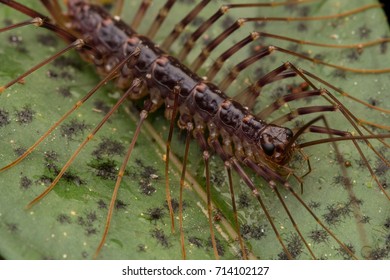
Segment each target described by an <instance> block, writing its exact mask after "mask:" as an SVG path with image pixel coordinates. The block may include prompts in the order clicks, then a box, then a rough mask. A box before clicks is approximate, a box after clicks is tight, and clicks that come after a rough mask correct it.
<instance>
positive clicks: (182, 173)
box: [179, 123, 194, 260]
mask: <svg viewBox="0 0 390 280" xmlns="http://www.w3.org/2000/svg"><path fill="white" fill-rule="evenodd" d="M193 129H194V127H193V124H192V123H187V126H186V130H187V135H186V144H185V148H184V158H183V168H182V170H181V176H180V192H179V231H180V244H181V256H182V259H183V260H185V259H186V249H185V241H184V230H183V189H184V179H185V176H186V168H187V160H188V150H189V148H190V143H191V141H190V140H191V132H192V130H193Z"/></svg>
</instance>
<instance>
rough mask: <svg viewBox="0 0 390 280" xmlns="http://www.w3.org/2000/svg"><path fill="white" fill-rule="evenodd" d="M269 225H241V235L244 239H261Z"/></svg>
mask: <svg viewBox="0 0 390 280" xmlns="http://www.w3.org/2000/svg"><path fill="white" fill-rule="evenodd" d="M266 228H267V225H249V224H243V225H241V235H242V237H243V238H244V239H255V240H261V239H262V238H263V237H265V236H267V235H266Z"/></svg>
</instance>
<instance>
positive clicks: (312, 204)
mask: <svg viewBox="0 0 390 280" xmlns="http://www.w3.org/2000/svg"><path fill="white" fill-rule="evenodd" d="M308 206H309V207H310V208H311V209H313V210H314V209H317V208H319V207H320V206H321V203H320V202H317V201H313V200H312V201H310V202H309V204H308Z"/></svg>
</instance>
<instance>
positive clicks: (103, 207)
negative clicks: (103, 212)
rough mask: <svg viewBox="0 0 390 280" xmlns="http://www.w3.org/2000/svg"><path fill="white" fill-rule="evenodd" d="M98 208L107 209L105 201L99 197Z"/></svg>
mask: <svg viewBox="0 0 390 280" xmlns="http://www.w3.org/2000/svg"><path fill="white" fill-rule="evenodd" d="M98 208H99V209H107V203H105V202H104V200H103V199H99V201H98Z"/></svg>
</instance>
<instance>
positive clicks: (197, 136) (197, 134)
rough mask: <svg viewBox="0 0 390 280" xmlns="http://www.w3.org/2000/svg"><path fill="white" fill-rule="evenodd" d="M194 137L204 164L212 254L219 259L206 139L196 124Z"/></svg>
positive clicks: (201, 129)
mask: <svg viewBox="0 0 390 280" xmlns="http://www.w3.org/2000/svg"><path fill="white" fill-rule="evenodd" d="M194 137H195V139H196V140H197V141H198V143H199V144H200V146H201V149H202V151H203V161H204V164H205V173H206V194H207V213H208V216H209V217H208V218H209V226H210V235H211V243H212V245H213V250H214V256H215V258H216V259H219V254H218V249H217V242H216V240H215V234H214V226H213V220H212V209H211V189H210V169H209V158H210V153H209V151H208V146H207V142H206V139H205V138H204V135H203V128H201V127H200V126H196V128H195V130H194Z"/></svg>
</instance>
